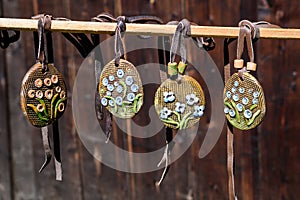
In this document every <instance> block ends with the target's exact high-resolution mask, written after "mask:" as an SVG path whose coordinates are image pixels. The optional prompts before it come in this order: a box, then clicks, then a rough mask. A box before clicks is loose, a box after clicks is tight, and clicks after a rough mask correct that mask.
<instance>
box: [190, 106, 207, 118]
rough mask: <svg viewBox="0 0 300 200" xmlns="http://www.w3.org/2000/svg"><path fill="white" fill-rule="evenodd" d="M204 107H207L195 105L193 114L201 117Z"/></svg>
mask: <svg viewBox="0 0 300 200" xmlns="http://www.w3.org/2000/svg"><path fill="white" fill-rule="evenodd" d="M204 109H205V107H204V106H203V105H202V106H195V107H194V114H193V115H194V116H195V117H201V116H202V115H203V113H204Z"/></svg>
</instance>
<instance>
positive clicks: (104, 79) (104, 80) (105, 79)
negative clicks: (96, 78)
mask: <svg viewBox="0 0 300 200" xmlns="http://www.w3.org/2000/svg"><path fill="white" fill-rule="evenodd" d="M102 84H103V85H104V86H107V85H108V79H107V78H103V79H102Z"/></svg>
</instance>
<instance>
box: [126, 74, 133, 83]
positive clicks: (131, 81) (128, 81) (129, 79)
mask: <svg viewBox="0 0 300 200" xmlns="http://www.w3.org/2000/svg"><path fill="white" fill-rule="evenodd" d="M125 83H126V85H132V83H133V78H132V76H127V77H126V79H125Z"/></svg>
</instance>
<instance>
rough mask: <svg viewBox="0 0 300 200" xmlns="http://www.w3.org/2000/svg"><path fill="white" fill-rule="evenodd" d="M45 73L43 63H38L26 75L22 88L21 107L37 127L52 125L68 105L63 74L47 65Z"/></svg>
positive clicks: (51, 65)
mask: <svg viewBox="0 0 300 200" xmlns="http://www.w3.org/2000/svg"><path fill="white" fill-rule="evenodd" d="M47 68H48V70H47V71H46V72H43V67H42V64H41V63H36V64H35V65H33V66H32V67H31V69H30V70H29V71H28V72H27V73H26V75H25V77H24V79H23V81H22V88H21V94H20V98H21V107H22V110H23V113H24V115H25V116H26V117H27V118H28V119H29V121H30V123H31V124H32V125H34V126H36V127H44V126H47V125H49V124H52V122H53V121H55V120H57V119H58V118H60V117H61V115H62V114H63V113H64V111H65V108H66V105H67V98H66V96H67V90H66V85H65V82H64V80H63V77H62V75H61V73H60V72H59V71H58V70H57V69H56V68H55V67H54V66H53V64H48V65H47Z"/></svg>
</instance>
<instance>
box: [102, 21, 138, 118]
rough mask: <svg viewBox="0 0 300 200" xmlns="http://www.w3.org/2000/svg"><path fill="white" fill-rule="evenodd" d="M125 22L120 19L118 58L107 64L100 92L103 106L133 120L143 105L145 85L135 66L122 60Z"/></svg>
mask: <svg viewBox="0 0 300 200" xmlns="http://www.w3.org/2000/svg"><path fill="white" fill-rule="evenodd" d="M123 31H125V21H124V20H123V18H122V17H119V18H118V25H117V28H116V31H115V32H116V34H115V38H116V39H115V50H116V52H115V53H116V57H115V59H114V60H112V61H111V62H109V63H108V64H106V65H105V66H104V68H103V70H102V72H101V75H100V78H99V86H98V92H99V95H100V101H101V104H102V106H104V107H106V108H107V110H108V111H109V112H110V113H112V114H113V115H114V116H116V117H119V118H124V119H125V118H132V117H133V116H134V115H135V114H136V113H138V111H139V110H140V109H141V107H142V105H143V96H144V93H143V85H142V81H141V78H140V75H139V73H138V71H137V69H136V68H135V66H134V65H133V64H132V63H130V62H128V61H127V60H124V59H121V56H123V54H124V49H123V43H122V38H121V32H123Z"/></svg>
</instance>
